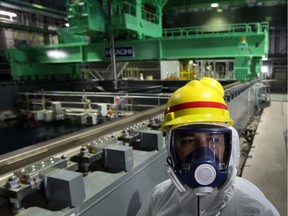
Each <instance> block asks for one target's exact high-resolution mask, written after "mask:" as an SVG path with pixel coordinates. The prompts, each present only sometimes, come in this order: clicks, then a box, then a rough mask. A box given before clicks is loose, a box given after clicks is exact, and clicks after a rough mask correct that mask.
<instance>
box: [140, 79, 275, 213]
mask: <svg viewBox="0 0 288 216" xmlns="http://www.w3.org/2000/svg"><path fill="white" fill-rule="evenodd" d="M223 96H224V89H223V87H222V86H221V84H220V83H219V82H218V81H217V80H215V79H212V78H208V77H205V78H202V79H201V80H199V81H198V80H193V81H191V82H189V83H187V84H186V85H185V86H183V87H181V88H179V89H178V90H177V91H175V92H174V93H173V94H172V95H171V97H170V98H169V100H168V102H167V104H166V110H165V114H164V122H163V125H162V127H161V129H162V130H163V131H164V132H166V145H167V150H168V157H167V164H168V165H169V168H168V175H169V177H170V179H169V180H166V181H164V182H162V183H160V184H159V185H157V186H156V187H155V188H154V189H153V190H152V191H151V193H150V195H149V197H148V198H147V199H146V201H145V203H144V204H143V206H142V208H141V209H140V211H139V212H138V214H137V216H144V215H145V216H146V215H147V216H148V215H149V216H154V215H155V216H156V215H157V216H182V215H195V216H200V215H201V216H204V215H205V216H210V215H211V216H218V215H221V216H222V215H227V216H237V215H241V216H242V215H243V216H244V215H245V216H256V215H257V216H260V215H261V216H264V215H265V216H277V215H279V213H278V211H277V210H276V209H275V207H274V206H273V205H272V204H271V203H270V202H269V200H268V199H267V198H266V197H265V196H264V194H263V193H262V192H261V191H260V190H259V189H258V188H257V187H256V186H255V185H254V184H252V183H251V182H249V181H248V180H245V179H243V178H240V177H237V176H236V173H237V168H238V164H239V157H240V146H239V136H238V133H237V131H236V130H235V129H234V128H233V127H232V125H233V123H234V122H233V120H232V119H231V118H230V113H229V111H228V109H227V106H226V103H225V101H224V99H223Z"/></svg>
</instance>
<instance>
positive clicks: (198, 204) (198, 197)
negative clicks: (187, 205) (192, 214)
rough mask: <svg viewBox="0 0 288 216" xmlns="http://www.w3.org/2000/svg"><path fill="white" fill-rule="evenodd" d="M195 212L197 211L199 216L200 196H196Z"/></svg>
mask: <svg viewBox="0 0 288 216" xmlns="http://www.w3.org/2000/svg"><path fill="white" fill-rule="evenodd" d="M197 211H198V214H197V215H198V216H200V196H199V195H197Z"/></svg>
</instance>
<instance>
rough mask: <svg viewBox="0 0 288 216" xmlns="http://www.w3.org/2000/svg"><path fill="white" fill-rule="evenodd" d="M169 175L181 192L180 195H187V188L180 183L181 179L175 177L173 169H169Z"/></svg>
mask: <svg viewBox="0 0 288 216" xmlns="http://www.w3.org/2000/svg"><path fill="white" fill-rule="evenodd" d="M167 173H168V176H169V177H170V179H171V181H172V183H173V184H174V185H175V186H176V188H177V189H178V190H179V192H180V193H185V192H186V188H185V187H184V185H183V184H182V183H181V182H180V181H179V179H178V178H177V176H176V175H175V173H174V171H173V170H172V168H171V167H168V170H167Z"/></svg>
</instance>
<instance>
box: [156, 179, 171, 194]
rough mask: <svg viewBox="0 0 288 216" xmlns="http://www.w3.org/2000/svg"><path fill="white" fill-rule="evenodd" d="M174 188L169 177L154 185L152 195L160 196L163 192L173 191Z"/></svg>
mask: <svg viewBox="0 0 288 216" xmlns="http://www.w3.org/2000/svg"><path fill="white" fill-rule="evenodd" d="M174 189H175V187H174V185H173V183H172V182H171V180H170V179H167V180H165V181H163V182H161V183H159V184H158V185H156V186H155V188H154V190H153V194H152V195H153V196H161V195H164V194H165V193H167V192H169V191H173V190H174Z"/></svg>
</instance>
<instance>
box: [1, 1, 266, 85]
mask: <svg viewBox="0 0 288 216" xmlns="http://www.w3.org/2000/svg"><path fill="white" fill-rule="evenodd" d="M165 3H166V1H164V0H142V1H141V0H129V1H121V0H117V1H116V0H114V1H113V4H111V0H110V1H104V0H103V1H95V0H69V1H68V2H67V16H68V21H69V24H70V27H69V28H67V29H61V30H60V31H59V32H60V34H59V41H60V42H61V43H60V44H58V45H48V46H39V47H18V48H15V49H8V50H6V51H5V53H4V56H5V57H6V59H7V60H8V61H9V63H10V67H11V72H12V77H13V79H14V80H25V79H49V78H61V77H69V78H79V77H80V76H81V64H83V63H89V62H111V57H113V56H114V60H115V61H117V62H121V61H123V62H124V61H125V62H127V61H141V60H172V59H179V60H181V59H195V58H196V59H216V58H234V64H235V66H234V68H235V75H236V79H237V80H250V79H253V78H255V77H257V73H258V72H260V68H261V66H262V57H267V56H268V30H269V26H268V23H267V22H262V23H246V24H231V25H219V26H201V27H187V28H174V29H162V21H161V18H162V8H163V7H164V5H165ZM111 35H112V36H113V37H112V38H111ZM87 39H89V40H87ZM111 40H113V43H111ZM111 44H112V45H113V46H112V45H111ZM111 47H114V49H111ZM111 51H112V52H111ZM112 61H113V59H112Z"/></svg>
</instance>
